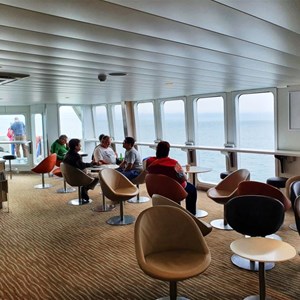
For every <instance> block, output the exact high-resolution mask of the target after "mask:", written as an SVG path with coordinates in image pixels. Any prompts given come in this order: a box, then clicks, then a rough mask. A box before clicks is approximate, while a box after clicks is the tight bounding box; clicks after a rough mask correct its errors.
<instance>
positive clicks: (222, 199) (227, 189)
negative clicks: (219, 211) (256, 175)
mask: <svg viewBox="0 0 300 300" xmlns="http://www.w3.org/2000/svg"><path fill="white" fill-rule="evenodd" d="M249 179H250V172H249V171H248V170H247V169H239V170H236V171H234V172H232V173H230V174H228V175H227V176H226V177H225V178H224V179H223V180H222V181H220V182H219V183H218V184H217V185H216V186H215V187H213V188H210V189H209V190H208V191H207V196H208V197H209V198H210V199H212V200H213V201H215V202H217V203H219V204H222V205H223V206H224V213H223V214H224V218H223V219H217V220H213V221H211V223H210V224H211V225H212V226H213V227H215V228H218V229H223V230H232V228H231V227H230V226H229V225H228V224H227V220H226V212H225V204H226V203H227V202H228V201H229V200H230V199H232V198H233V197H235V196H237V188H238V185H239V183H240V182H242V181H245V180H249Z"/></svg>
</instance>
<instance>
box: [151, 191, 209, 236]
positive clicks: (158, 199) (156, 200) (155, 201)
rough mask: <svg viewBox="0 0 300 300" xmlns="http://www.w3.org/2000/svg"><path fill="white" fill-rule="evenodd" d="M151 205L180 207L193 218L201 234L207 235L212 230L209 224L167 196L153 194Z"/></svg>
mask: <svg viewBox="0 0 300 300" xmlns="http://www.w3.org/2000/svg"><path fill="white" fill-rule="evenodd" d="M152 205H153V206H157V205H169V206H174V207H178V208H180V209H181V210H183V211H184V212H186V213H187V214H188V215H190V216H191V217H192V218H193V220H194V221H195V222H196V224H197V225H198V227H199V229H200V230H201V232H202V234H203V236H206V235H208V234H209V233H211V231H212V226H211V225H210V224H208V223H206V222H204V221H201V220H199V219H198V218H196V217H195V216H194V215H193V214H191V213H190V212H189V211H188V210H186V209H185V208H183V207H182V206H181V205H179V204H178V203H176V202H174V201H173V200H171V199H169V198H166V197H164V196H161V195H158V194H153V195H152Z"/></svg>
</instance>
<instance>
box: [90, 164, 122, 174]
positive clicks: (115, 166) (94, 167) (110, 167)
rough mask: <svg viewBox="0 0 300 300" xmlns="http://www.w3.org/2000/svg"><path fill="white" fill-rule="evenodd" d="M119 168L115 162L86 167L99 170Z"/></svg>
mask: <svg viewBox="0 0 300 300" xmlns="http://www.w3.org/2000/svg"><path fill="white" fill-rule="evenodd" d="M117 168H119V166H118V165H115V164H104V165H100V166H93V167H90V168H87V169H88V170H90V171H94V172H95V171H96V172H97V171H100V170H103V169H117Z"/></svg>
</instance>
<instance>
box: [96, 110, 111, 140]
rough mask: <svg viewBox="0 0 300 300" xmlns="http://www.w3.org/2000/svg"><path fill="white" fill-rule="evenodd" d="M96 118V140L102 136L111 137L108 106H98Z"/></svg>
mask: <svg viewBox="0 0 300 300" xmlns="http://www.w3.org/2000/svg"><path fill="white" fill-rule="evenodd" d="M95 116H96V117H95V127H96V128H95V132H96V138H98V137H99V135H100V134H105V135H109V129H108V119H107V109H106V106H105V105H100V106H96V107H95Z"/></svg>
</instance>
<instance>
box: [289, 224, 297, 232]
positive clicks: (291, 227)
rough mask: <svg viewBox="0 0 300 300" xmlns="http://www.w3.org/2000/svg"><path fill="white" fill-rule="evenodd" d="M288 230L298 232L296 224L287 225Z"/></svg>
mask: <svg viewBox="0 0 300 300" xmlns="http://www.w3.org/2000/svg"><path fill="white" fill-rule="evenodd" d="M289 227H290V229H292V230H294V231H298V229H297V226H296V224H295V223H294V224H291V225H289Z"/></svg>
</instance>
